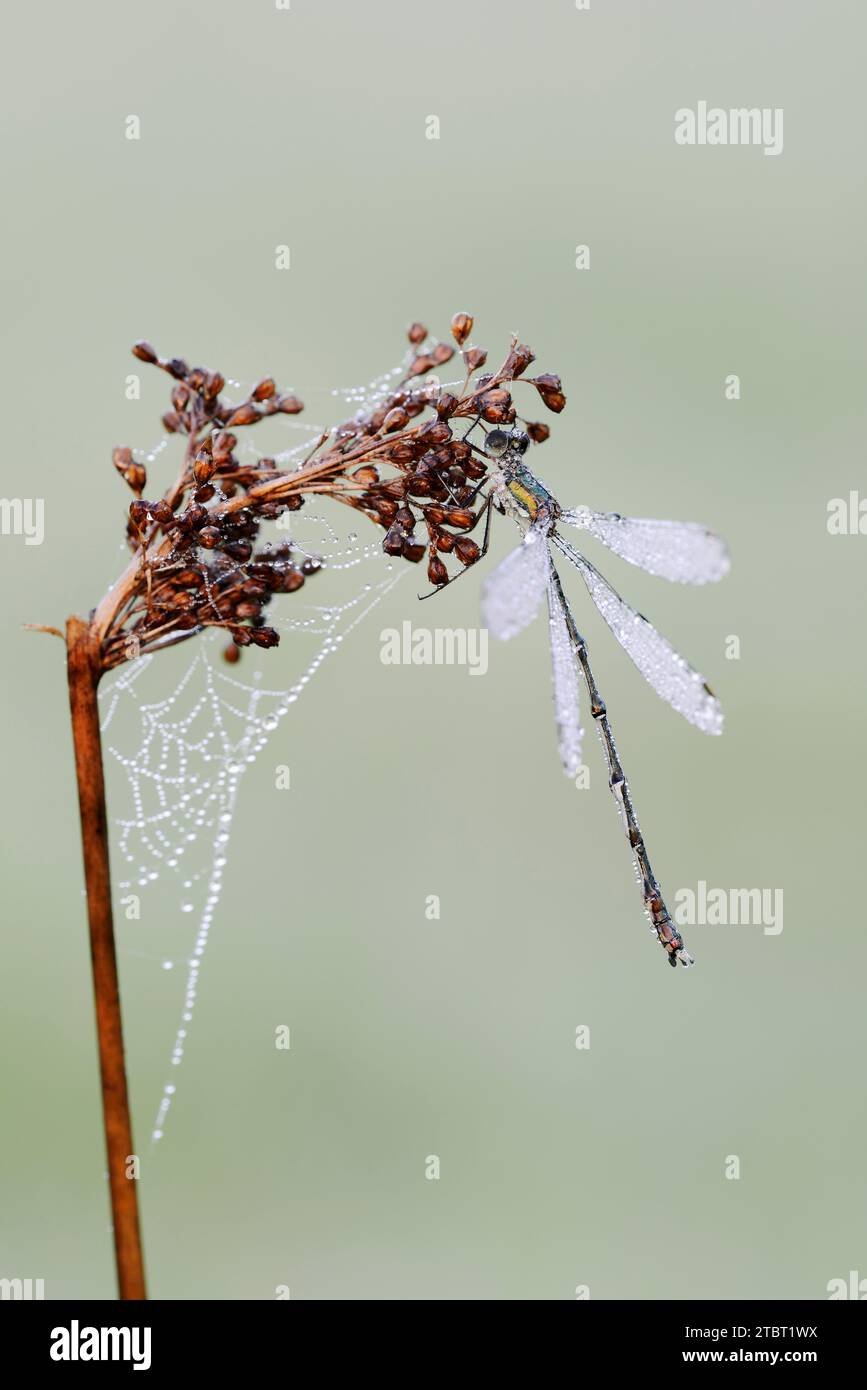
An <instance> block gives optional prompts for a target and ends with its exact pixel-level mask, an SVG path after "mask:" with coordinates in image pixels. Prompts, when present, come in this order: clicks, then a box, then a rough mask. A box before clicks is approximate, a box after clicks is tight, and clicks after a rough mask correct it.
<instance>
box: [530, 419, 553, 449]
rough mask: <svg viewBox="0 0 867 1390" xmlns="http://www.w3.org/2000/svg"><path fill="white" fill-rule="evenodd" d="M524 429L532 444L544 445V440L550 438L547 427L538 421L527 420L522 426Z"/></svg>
mask: <svg viewBox="0 0 867 1390" xmlns="http://www.w3.org/2000/svg"><path fill="white" fill-rule="evenodd" d="M524 428H525V430H526V431H527V433H528V435H529V436H530V438H531V439H532V441H533V443H534V444H544V443H545V440H546V439H548V438H550V435H551V431H550V429H549V428H548V426H547V425H543V424H541V423H539V422H538V421H529V420H528V421H527V423H526V424H525V425H524Z"/></svg>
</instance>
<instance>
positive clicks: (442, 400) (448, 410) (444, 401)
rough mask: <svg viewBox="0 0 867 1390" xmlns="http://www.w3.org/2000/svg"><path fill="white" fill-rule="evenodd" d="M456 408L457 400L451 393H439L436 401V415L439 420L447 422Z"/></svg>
mask: <svg viewBox="0 0 867 1390" xmlns="http://www.w3.org/2000/svg"><path fill="white" fill-rule="evenodd" d="M457 408H458V398H457V396H453V395H452V393H451V391H441V392H440V394H439V396H437V399H436V413H437V415H438V416H439V417H440V419H441V420H448V419H449V418H450V417H451V416H452V415H454V413H455V411H456V410H457Z"/></svg>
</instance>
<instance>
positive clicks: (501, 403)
mask: <svg viewBox="0 0 867 1390" xmlns="http://www.w3.org/2000/svg"><path fill="white" fill-rule="evenodd" d="M479 408H480V410H481V414H482V418H483V419H484V420H487V421H488V423H489V424H492V425H500V424H503V423H504V422H505V421H507V420H508V419H509V418H510V416H511V418H514V412H513V411H512V398H511V396H510V395H509V393H508V391H503V390H500V389H495V390H493V391H486V392H485V393H484V395H483V396H482V397H481V399H480V400H479Z"/></svg>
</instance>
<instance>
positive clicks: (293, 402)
mask: <svg viewBox="0 0 867 1390" xmlns="http://www.w3.org/2000/svg"><path fill="white" fill-rule="evenodd" d="M278 406H279V409H280V413H281V414H282V415H298V414H300V412H301V411H302V410H303V409H304V404H303V402H302V401H299V399H298V397H297V396H281V397H280V400H279V402H278Z"/></svg>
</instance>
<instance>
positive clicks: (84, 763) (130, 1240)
mask: <svg viewBox="0 0 867 1390" xmlns="http://www.w3.org/2000/svg"><path fill="white" fill-rule="evenodd" d="M66 649H67V674H68V679H69V704H70V711H71V715H72V738H73V743H74V746H75V771H76V776H77V779H78V803H79V809H80V812H81V839H82V849H83V857H84V881H85V886H86V889H87V918H88V923H89V927H90V954H91V961H92V968H93V992H94V999H95V1003H96V1031H97V1038H98V1041H99V1066H100V1074H101V1078H102V1109H103V1119H104V1123H105V1141H106V1148H107V1152H108V1177H109V1185H110V1190H111V1211H112V1220H113V1223H114V1248H115V1259H116V1265H117V1280H118V1290H119V1295H120V1297H121V1298H122V1299H144V1298H146V1297H147V1295H146V1293H145V1280H144V1264H143V1260H142V1248H141V1236H140V1234H139V1219H138V1193H137V1183H136V1180H135V1179H134V1178H129V1177H127V1165H128V1160H129V1157H130V1156H131V1155H132V1154H134V1152H135V1150H134V1148H133V1142H132V1126H131V1124H130V1116H129V1100H128V1096H127V1087H126V1069H125V1066H124V1053H123V1031H122V1027H121V1015H120V992H119V988H118V978H117V959H116V956H115V946H114V926H113V923H112V911H111V879H110V873H109V856H108V823H107V817H106V808H105V783H104V776H103V766H102V745H101V740H100V734H99V709H98V703H97V686H98V684H99V679H100V676H101V674H102V668H101V662H100V657H99V644H98V641H97V642H96V643H94V638H93V634H92V631H91V628H90V626H89V625H88V624H87V623H85V622H82V620H81V619H80V618H70V619H69V621H68V623H67V625H66Z"/></svg>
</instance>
